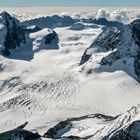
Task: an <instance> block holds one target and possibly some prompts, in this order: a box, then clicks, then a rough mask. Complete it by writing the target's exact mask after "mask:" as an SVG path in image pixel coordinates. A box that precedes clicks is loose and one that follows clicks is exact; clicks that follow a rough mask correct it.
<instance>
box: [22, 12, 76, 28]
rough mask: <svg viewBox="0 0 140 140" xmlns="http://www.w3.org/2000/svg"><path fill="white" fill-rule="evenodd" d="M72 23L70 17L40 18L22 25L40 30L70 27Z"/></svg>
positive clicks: (72, 20)
mask: <svg viewBox="0 0 140 140" xmlns="http://www.w3.org/2000/svg"><path fill="white" fill-rule="evenodd" d="M73 23H75V21H74V19H72V18H71V17H70V16H58V15H54V16H47V17H40V18H36V19H32V20H28V21H24V22H22V24H23V25H26V26H31V25H37V26H38V27H40V28H42V29H43V28H51V29H53V28H55V27H67V26H71V25H72V24H73Z"/></svg>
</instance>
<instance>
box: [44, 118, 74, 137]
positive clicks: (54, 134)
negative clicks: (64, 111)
mask: <svg viewBox="0 0 140 140" xmlns="http://www.w3.org/2000/svg"><path fill="white" fill-rule="evenodd" d="M66 127H69V128H70V127H71V123H70V122H69V121H67V120H66V121H62V122H60V123H58V124H57V125H56V126H54V127H53V128H50V129H49V130H48V131H47V132H46V133H45V134H44V137H45V138H60V137H61V135H62V134H63V133H62V134H60V136H59V134H58V133H59V132H60V131H62V130H63V129H66Z"/></svg>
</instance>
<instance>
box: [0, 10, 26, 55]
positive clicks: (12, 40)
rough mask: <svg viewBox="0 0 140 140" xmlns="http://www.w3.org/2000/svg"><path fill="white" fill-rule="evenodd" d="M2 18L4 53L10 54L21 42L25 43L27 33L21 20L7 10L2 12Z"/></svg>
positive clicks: (2, 50) (0, 21)
mask: <svg viewBox="0 0 140 140" xmlns="http://www.w3.org/2000/svg"><path fill="white" fill-rule="evenodd" d="M0 17H1V20H0V23H1V25H2V26H1V30H3V32H2V33H1V40H2V38H3V40H2V45H3V46H2V49H1V52H2V54H3V55H5V56H8V55H10V50H11V49H15V48H17V47H20V45H21V43H25V41H26V40H25V33H24V30H23V28H22V26H21V24H20V22H19V21H18V20H17V19H15V18H14V17H12V16H10V15H9V14H8V13H7V12H2V13H1V14H0Z"/></svg>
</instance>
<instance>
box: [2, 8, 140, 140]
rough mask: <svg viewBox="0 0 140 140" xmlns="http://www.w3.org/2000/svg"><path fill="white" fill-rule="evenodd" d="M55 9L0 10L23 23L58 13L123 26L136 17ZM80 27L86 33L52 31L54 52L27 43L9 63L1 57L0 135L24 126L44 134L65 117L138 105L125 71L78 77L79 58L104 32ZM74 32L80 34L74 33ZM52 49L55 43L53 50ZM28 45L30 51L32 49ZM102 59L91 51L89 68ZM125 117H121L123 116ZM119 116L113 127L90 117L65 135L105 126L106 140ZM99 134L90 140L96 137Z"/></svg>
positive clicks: (134, 12) (130, 12) (139, 89)
mask: <svg viewBox="0 0 140 140" xmlns="http://www.w3.org/2000/svg"><path fill="white" fill-rule="evenodd" d="M55 9H56V8H54V9H47V8H31V9H30V8H17V9H14V8H13V9H12V8H8V9H7V8H6V9H5V8H1V9H0V10H1V11H3V10H7V11H8V12H11V13H13V14H14V15H15V16H16V17H17V18H18V19H20V20H21V21H25V20H27V19H32V18H37V17H39V16H46V15H50V14H51V15H53V14H58V13H59V15H71V16H72V17H73V18H82V17H86V18H90V17H92V18H99V17H105V18H107V19H109V20H117V21H120V22H123V23H129V22H131V21H133V20H134V19H136V18H139V17H140V10H138V9H127V10H125V9H114V8H112V9H109V8H106V10H104V9H100V8H95V9H94V8H89V9H88V10H86V8H84V10H82V9H76V8H75V9H74V12H72V11H73V10H72V9H70V8H68V9H69V10H66V9H65V8H62V9H61V8H58V9H57V10H56V11H55V12H54V10H55ZM49 10H50V11H49ZM60 12H61V13H60ZM83 26H84V28H82V27H81V26H80V28H79V26H73V27H71V26H69V27H56V28H54V30H55V32H56V33H57V34H58V37H59V42H58V49H46V48H44V47H43V48H41V49H39V50H38V51H35V50H36V47H38V46H37V45H38V44H36V42H34V44H30V43H29V45H28V46H26V48H25V47H21V48H19V49H16V50H15V51H14V52H13V55H12V56H11V58H10V59H9V58H6V57H3V56H1V55H0V64H1V65H0V86H1V88H0V111H1V113H0V132H4V131H7V130H9V129H12V128H15V127H17V126H18V125H20V124H22V123H24V122H26V121H28V122H29V124H28V126H27V127H26V129H28V130H37V131H39V132H40V133H41V134H43V133H45V132H46V130H47V129H49V128H50V127H52V126H54V125H55V124H57V123H58V122H60V121H62V120H65V119H67V118H73V117H80V116H84V115H88V114H95V113H102V114H106V115H112V116H115V115H118V114H120V113H123V112H126V111H127V110H128V109H130V108H131V107H132V106H137V104H139V103H140V94H139V93H140V85H139V83H138V82H137V81H136V80H135V79H134V78H132V77H130V76H129V75H128V74H127V73H125V72H124V71H115V72H95V73H93V74H91V75H86V74H85V73H82V72H81V69H82V67H81V66H79V62H80V59H81V56H82V55H83V53H84V51H85V49H86V48H88V47H89V46H90V45H91V44H92V42H93V40H94V39H95V38H96V37H97V35H98V34H99V33H101V32H102V30H101V26H98V28H92V27H89V25H83ZM76 27H77V28H79V29H78V30H76V29H75V28H76ZM30 36H31V37H33V36H36V34H30ZM54 44H55V42H53V43H52V44H51V45H54ZM30 45H32V46H33V48H32V50H30ZM23 52H24V53H23ZM103 55H104V54H103V53H102V52H101V53H99V52H97V53H96V52H95V54H94V56H93V58H92V67H94V68H96V67H97V68H98V66H99V63H98V62H99V61H100V59H101V57H103ZM89 65H90V63H89ZM87 68H88V66H87ZM126 114H127V113H126ZM126 114H125V113H124V114H123V115H124V116H127V115H126ZM128 114H129V113H128ZM123 115H122V118H121V117H120V118H118V120H116V121H115V122H114V123H113V122H110V123H108V124H105V123H104V121H102V120H100V121H99V122H98V120H96V119H95V118H94V119H91V118H88V119H85V120H82V121H81V122H80V123H77V122H73V123H74V127H75V128H74V129H73V130H71V131H70V132H68V133H67V135H68V134H74V135H78V136H81V137H84V136H87V135H90V134H94V133H96V131H98V130H100V129H101V128H102V127H104V126H106V129H104V130H103V132H102V136H104V134H105V135H106V134H107V132H109V130H107V129H112V128H113V126H114V125H115V124H118V125H119V122H121V119H123ZM129 115H131V113H130V114H129ZM124 118H125V117H124ZM126 121H127V120H126ZM101 122H102V123H101ZM126 123H127V122H126ZM107 126H109V127H108V128H107ZM105 130H106V131H105ZM99 134H100V133H99ZM99 134H98V135H99ZM98 135H97V137H96V138H93V139H95V140H96V139H98V138H100V136H98Z"/></svg>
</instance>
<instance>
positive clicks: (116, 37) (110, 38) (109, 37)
mask: <svg viewBox="0 0 140 140" xmlns="http://www.w3.org/2000/svg"><path fill="white" fill-rule="evenodd" d="M122 32H123V31H122V30H121V28H120V29H119V28H116V27H108V28H105V30H104V31H103V32H102V33H101V34H99V36H98V37H97V38H96V39H95V41H94V42H93V43H92V44H91V46H90V47H89V48H87V49H86V51H85V52H84V54H83V56H82V59H81V62H80V65H82V64H84V63H85V62H87V61H88V60H89V59H90V57H91V56H92V54H93V53H94V48H97V51H105V52H106V51H110V50H112V51H113V50H114V49H115V48H116V47H117V45H118V44H119V42H120V40H121V37H122Z"/></svg>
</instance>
